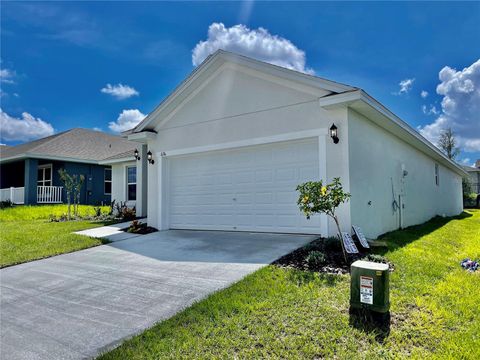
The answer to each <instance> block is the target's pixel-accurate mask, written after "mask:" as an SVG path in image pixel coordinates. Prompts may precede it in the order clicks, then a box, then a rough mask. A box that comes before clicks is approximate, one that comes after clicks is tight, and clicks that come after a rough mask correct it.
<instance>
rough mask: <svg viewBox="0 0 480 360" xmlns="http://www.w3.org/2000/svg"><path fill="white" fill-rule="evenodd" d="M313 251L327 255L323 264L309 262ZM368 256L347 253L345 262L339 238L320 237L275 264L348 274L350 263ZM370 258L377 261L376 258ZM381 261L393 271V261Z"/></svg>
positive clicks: (328, 272)
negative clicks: (308, 258) (309, 255)
mask: <svg viewBox="0 0 480 360" xmlns="http://www.w3.org/2000/svg"><path fill="white" fill-rule="evenodd" d="M359 250H360V249H359ZM312 251H320V252H322V253H323V254H324V255H325V260H324V261H323V262H322V263H321V264H317V265H312V264H309V263H308V261H307V257H308V254H309V253H311V252H312ZM366 256H368V253H360V254H355V255H350V254H347V260H348V263H345V260H344V258H343V253H342V248H341V245H340V241H339V240H337V239H333V238H328V239H325V238H319V239H317V240H314V241H312V242H310V243H308V244H307V245H305V246H304V247H301V248H299V249H296V250H294V251H292V252H291V253H289V254H287V255H285V256H283V257H281V258H280V259H278V260H276V261H275V262H273V265H276V266H279V267H284V268H289V269H298V270H303V271H313V272H320V273H327V274H347V273H349V272H350V264H352V263H353V262H354V261H356V260H360V259H364V258H365V257H366ZM368 260H369V261H377V260H376V259H368ZM381 262H386V263H388V264H389V267H390V271H393V264H392V263H389V262H387V261H381Z"/></svg>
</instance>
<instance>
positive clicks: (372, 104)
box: [319, 89, 468, 176]
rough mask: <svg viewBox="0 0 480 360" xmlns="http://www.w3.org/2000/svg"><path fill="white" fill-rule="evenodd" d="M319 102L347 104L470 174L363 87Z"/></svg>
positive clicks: (399, 135)
mask: <svg viewBox="0 0 480 360" xmlns="http://www.w3.org/2000/svg"><path fill="white" fill-rule="evenodd" d="M319 104H320V106H322V107H325V108H327V109H328V108H331V107H336V106H347V107H349V108H351V109H353V110H355V111H357V112H358V113H360V114H362V115H364V116H366V117H367V118H368V119H370V120H371V121H373V122H374V123H376V124H377V125H378V126H380V127H382V128H384V129H385V130H387V131H389V132H391V133H393V134H394V135H396V136H398V137H399V138H401V139H402V140H404V141H406V142H407V143H409V144H410V145H412V146H414V147H416V148H417V149H419V150H420V151H422V152H424V153H426V154H427V155H429V156H430V157H432V158H434V159H436V160H437V161H439V162H440V163H442V164H443V165H444V166H446V167H448V168H449V169H451V170H452V171H454V172H456V173H457V174H458V175H460V176H468V173H467V172H466V171H465V170H464V169H462V168H461V166H460V165H458V164H456V163H455V162H454V161H452V160H450V159H449V158H448V157H447V156H445V154H443V153H442V152H441V151H440V150H439V149H438V148H437V147H436V146H435V145H433V144H432V143H431V142H430V141H428V140H427V139H426V138H425V137H423V136H422V135H421V134H420V133H419V132H418V131H416V130H415V129H413V128H412V127H411V126H410V125H408V124H407V123H406V122H405V121H403V120H402V119H400V118H399V117H398V116H397V115H395V114H394V113H392V112H391V111H390V110H388V109H387V108H386V107H385V106H384V105H383V104H381V103H380V102H379V101H377V100H376V99H375V98H373V97H372V96H370V95H369V94H367V93H366V92H365V91H363V90H361V89H359V90H356V91H351V92H347V93H343V94H338V95H332V96H327V97H325V98H321V99H319Z"/></svg>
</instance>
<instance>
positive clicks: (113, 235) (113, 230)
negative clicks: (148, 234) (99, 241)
mask: <svg viewBox="0 0 480 360" xmlns="http://www.w3.org/2000/svg"><path fill="white" fill-rule="evenodd" d="M131 223H132V222H131V221H127V222H123V223H118V224H113V225H108V226H102V227H98V228H93V229H87V230H82V231H76V232H75V234H78V235H85V236H90V237H94V238H104V239H108V240H110V241H113V242H115V241H121V240H127V239H132V238H134V237H137V236H140V235H138V234H131V233H127V232H125V231H122V230H123V229H126V228H128V227H129V226H130V224H131Z"/></svg>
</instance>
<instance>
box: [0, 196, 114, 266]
mask: <svg viewBox="0 0 480 360" xmlns="http://www.w3.org/2000/svg"><path fill="white" fill-rule="evenodd" d="M102 211H103V212H106V211H108V207H103V208H102ZM66 212H67V206H66V205H53V206H48V205H43V206H16V207H13V208H7V209H2V210H0V267H5V266H8V265H13V264H19V263H22V262H26V261H30V260H35V259H41V258H44V257H48V256H52V255H58V254H63V253H67V252H72V251H76V250H80V249H85V248H88V247H91V246H95V245H99V244H101V243H102V241H101V240H100V239H94V238H89V237H87V236H81V235H75V234H72V232H73V231H79V230H84V229H88V228H93V227H97V226H102V225H104V223H102V222H94V221H85V220H78V221H77V220H76V221H67V222H50V221H49V219H50V216H51V215H54V216H57V217H58V216H61V215H62V214H65V213H66ZM79 214H80V215H81V216H85V215H94V210H93V207H92V206H86V205H81V206H80V208H79Z"/></svg>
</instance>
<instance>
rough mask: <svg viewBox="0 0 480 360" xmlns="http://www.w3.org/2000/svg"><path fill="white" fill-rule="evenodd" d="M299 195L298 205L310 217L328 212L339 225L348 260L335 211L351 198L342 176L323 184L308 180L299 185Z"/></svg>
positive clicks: (339, 234)
mask: <svg viewBox="0 0 480 360" xmlns="http://www.w3.org/2000/svg"><path fill="white" fill-rule="evenodd" d="M297 191H298V192H299V197H298V200H297V205H298V207H299V208H300V211H301V212H303V214H304V215H305V216H306V217H307V219H310V216H312V215H314V214H321V213H324V214H327V215H328V216H330V217H331V218H332V219H333V220H334V221H335V224H336V225H337V230H338V236H339V239H338V241H339V242H340V245H341V247H342V252H343V258H344V259H345V262H347V253H346V252H345V249H344V247H343V242H342V241H341V240H340V239H341V236H342V233H341V230H340V223H339V220H338V217H337V215H336V213H335V211H336V209H337V208H338V207H339V206H340V205H341V204H342V203H344V202H347V201H348V199H350V194H349V193H346V192H345V191H343V187H342V184H341V183H340V178H334V179H333V181H332V183H330V184H326V185H323V182H322V180H320V181H308V182H306V183H303V184H300V185H298V186H297Z"/></svg>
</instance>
